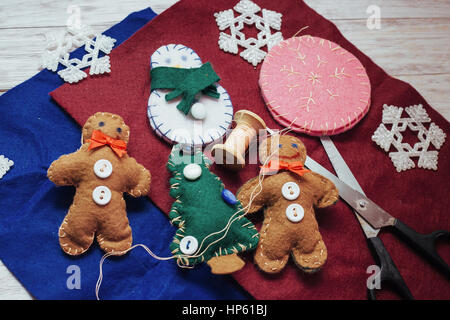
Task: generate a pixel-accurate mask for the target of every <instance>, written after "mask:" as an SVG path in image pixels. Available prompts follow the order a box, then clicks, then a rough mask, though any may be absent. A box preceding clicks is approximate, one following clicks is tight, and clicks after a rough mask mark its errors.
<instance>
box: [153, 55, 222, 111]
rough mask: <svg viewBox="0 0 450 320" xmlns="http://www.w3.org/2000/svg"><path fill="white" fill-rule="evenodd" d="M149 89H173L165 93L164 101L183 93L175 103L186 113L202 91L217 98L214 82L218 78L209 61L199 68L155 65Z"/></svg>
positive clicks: (218, 95)
mask: <svg viewBox="0 0 450 320" xmlns="http://www.w3.org/2000/svg"><path fill="white" fill-rule="evenodd" d="M150 76H151V81H152V83H151V89H152V90H154V89H173V91H172V92H170V93H168V94H167V95H166V101H170V100H173V99H175V98H176V97H178V96H180V95H183V99H182V100H181V102H180V103H179V104H178V105H177V109H178V110H180V111H182V112H183V113H184V114H188V113H189V110H191V107H192V105H193V104H194V102H195V95H196V94H197V93H198V92H200V91H201V92H202V93H203V94H206V95H208V96H210V97H213V98H219V97H220V94H219V93H218V92H217V88H216V86H215V85H214V82H217V81H219V80H220V78H219V76H218V75H217V74H216V73H215V71H214V70H213V68H212V66H211V64H210V63H209V62H207V63H205V64H203V65H202V66H201V67H199V68H190V69H185V68H172V67H156V68H153V69H151V71H150Z"/></svg>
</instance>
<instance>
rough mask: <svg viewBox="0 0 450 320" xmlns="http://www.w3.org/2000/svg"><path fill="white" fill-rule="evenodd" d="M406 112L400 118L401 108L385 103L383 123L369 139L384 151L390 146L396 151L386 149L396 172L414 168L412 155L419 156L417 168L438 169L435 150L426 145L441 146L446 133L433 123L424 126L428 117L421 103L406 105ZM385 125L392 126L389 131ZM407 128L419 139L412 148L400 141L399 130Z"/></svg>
mask: <svg viewBox="0 0 450 320" xmlns="http://www.w3.org/2000/svg"><path fill="white" fill-rule="evenodd" d="M405 112H406V113H407V114H408V116H409V117H405V118H402V113H403V108H399V107H396V106H388V105H384V106H383V116H382V123H381V124H380V126H379V127H378V128H377V130H376V131H375V132H374V134H373V136H372V140H373V141H374V142H375V143H376V144H377V145H379V146H380V147H381V148H382V149H383V150H384V151H386V152H388V151H389V149H390V148H391V146H393V147H394V148H395V149H396V150H397V151H395V152H389V157H390V158H391V160H392V162H393V164H394V166H395V168H396V169H397V171H398V172H401V171H404V170H407V169H411V168H414V167H415V163H414V161H413V160H412V159H411V158H413V157H419V161H418V163H417V165H418V167H419V168H424V169H433V170H437V164H438V151H436V150H428V148H429V147H430V144H432V145H433V146H434V147H435V148H436V149H440V148H441V146H442V145H443V144H444V142H445V137H446V134H445V133H444V131H442V129H441V128H439V127H438V126H437V125H436V124H434V123H433V122H432V123H431V124H430V126H429V128H428V129H427V128H425V126H424V125H423V124H424V123H428V122H430V121H431V119H430V117H429V116H428V114H427V112H426V110H425V109H424V108H423V106H422V105H421V104H419V105H414V106H410V107H407V108H405ZM385 124H389V125H392V128H391V129H390V130H388V129H387V128H386V126H385ZM407 128H409V129H410V130H411V131H414V132H417V138H418V139H419V142H417V143H415V144H414V146H413V147H412V146H411V145H410V144H408V143H405V142H403V135H402V132H404V131H405V130H406V129H407Z"/></svg>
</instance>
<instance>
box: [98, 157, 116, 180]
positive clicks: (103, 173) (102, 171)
mask: <svg viewBox="0 0 450 320" xmlns="http://www.w3.org/2000/svg"><path fill="white" fill-rule="evenodd" d="M112 171H113V167H112V164H111V162H109V161H108V160H106V159H100V160H98V161H97V162H96V163H95V164H94V173H95V175H96V176H97V177H99V178H101V179H106V178H108V177H109V176H110V175H111V173H112Z"/></svg>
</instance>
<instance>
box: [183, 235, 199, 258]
mask: <svg viewBox="0 0 450 320" xmlns="http://www.w3.org/2000/svg"><path fill="white" fill-rule="evenodd" d="M197 248H198V241H197V239H195V238H194V237H193V236H186V237H184V238H183V239H181V241H180V250H181V252H182V253H184V254H187V255H192V254H194V253H195V252H196V251H197Z"/></svg>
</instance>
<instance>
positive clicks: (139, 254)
mask: <svg viewBox="0 0 450 320" xmlns="http://www.w3.org/2000/svg"><path fill="white" fill-rule="evenodd" d="M154 17H155V13H154V12H153V11H152V10H151V9H146V10H143V11H140V12H136V13H133V14H131V15H130V16H128V17H127V18H126V19H125V20H123V21H122V22H121V23H119V24H117V25H115V26H114V27H112V28H111V29H109V30H108V31H106V32H105V34H106V35H109V36H111V37H113V38H115V39H117V42H116V46H118V45H119V44H120V43H121V42H123V41H125V40H126V39H127V38H128V37H130V36H131V35H132V34H133V33H134V32H135V31H137V30H138V29H139V28H140V27H142V26H143V25H144V24H146V23H147V22H148V21H150V20H151V19H152V18H154ZM83 52H84V50H83V49H79V50H77V51H76V52H75V55H77V56H78V57H81V55H82V54H83ZM111 69H112V72H114V65H113V66H112V68H111ZM62 84H63V81H62V80H61V79H60V78H59V76H58V75H57V74H55V73H52V72H50V71H47V70H44V71H41V72H39V73H38V74H37V75H36V76H34V77H33V78H31V79H30V80H28V81H26V82H24V83H22V84H21V85H19V86H17V87H15V88H14V89H12V90H10V91H8V92H7V93H5V94H4V95H3V96H1V97H0V136H1V137H2V142H1V143H0V154H3V155H5V156H6V157H8V158H10V159H11V160H13V161H14V163H15V164H14V166H13V167H12V168H11V170H10V171H9V172H8V173H7V174H6V175H5V176H4V177H3V178H2V179H1V180H0V259H1V260H2V261H3V263H4V264H5V265H6V266H7V267H8V269H9V270H11V271H12V272H13V273H14V275H15V276H16V277H17V278H18V279H19V280H20V282H21V283H22V284H23V285H24V286H25V287H26V288H27V290H28V291H29V292H30V293H31V294H32V295H33V296H34V297H35V298H37V299H94V298H95V283H96V281H97V277H98V274H99V267H98V264H99V260H100V259H101V257H102V255H103V252H102V251H101V250H100V249H99V247H98V245H97V244H94V245H93V246H92V247H91V249H89V250H88V252H87V253H85V254H84V255H82V256H79V257H70V256H68V255H66V254H64V253H63V251H62V250H61V249H60V247H59V242H58V228H59V225H60V224H61V222H62V220H63V218H64V216H65V215H66V213H67V210H68V208H69V206H70V204H71V203H72V197H73V195H74V188H72V187H55V186H54V185H53V183H51V182H50V181H49V180H48V179H47V177H46V172H47V168H48V166H49V165H50V163H51V162H52V161H53V160H55V159H57V158H58V157H59V156H60V155H62V154H65V153H70V152H74V151H75V150H76V149H78V148H79V146H80V134H81V133H80V128H79V126H78V125H77V124H76V123H75V121H74V120H73V119H71V118H70V117H69V116H68V115H67V114H66V113H64V111H62V110H61V109H60V108H59V107H58V106H57V105H56V104H55V103H54V102H53V101H52V100H51V99H50V96H49V95H48V93H49V92H51V91H53V90H54V89H56V88H57V87H59V86H60V85H62ZM143 116H145V110H144V113H143ZM162 169H164V168H162ZM161 192H169V190H161ZM126 200H127V210H128V217H129V220H130V224H131V227H132V229H133V240H134V243H143V244H145V245H147V246H148V247H150V248H151V249H152V250H153V251H154V252H155V253H157V254H159V255H161V256H169V255H170V252H169V250H168V246H169V243H170V242H171V240H172V236H173V234H174V229H173V227H171V226H170V224H169V222H168V219H167V218H166V216H165V215H164V214H163V213H162V212H161V211H159V210H158V209H157V208H156V207H155V206H154V205H153V204H152V203H151V202H150V200H148V198H140V199H132V198H127V199H126ZM71 265H76V266H78V267H79V270H80V272H81V289H71V290H70V289H68V288H67V285H66V281H67V279H68V277H69V276H71V274H72V273H70V274H68V273H67V270H68V267H70V266H71ZM69 270H71V269H70V268H69ZM103 270H104V280H103V284H102V287H101V290H100V298H102V299H244V298H248V295H247V294H246V293H245V292H244V291H243V290H242V289H241V288H240V287H239V286H238V284H237V283H236V282H235V281H234V280H233V279H232V278H231V277H229V276H215V275H211V274H210V271H209V268H208V267H207V266H206V265H202V266H199V267H197V268H196V269H194V270H185V269H179V268H178V267H177V265H176V263H175V261H158V260H155V259H153V258H151V257H150V256H148V255H147V254H146V253H145V251H144V250H143V249H142V248H137V249H135V250H134V251H132V252H131V253H129V254H127V255H126V256H124V257H112V258H109V259H108V260H107V261H106V262H105V264H104V268H103ZM1 290H2V284H1V283H0V291H1Z"/></svg>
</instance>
